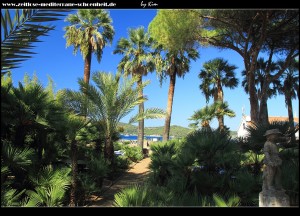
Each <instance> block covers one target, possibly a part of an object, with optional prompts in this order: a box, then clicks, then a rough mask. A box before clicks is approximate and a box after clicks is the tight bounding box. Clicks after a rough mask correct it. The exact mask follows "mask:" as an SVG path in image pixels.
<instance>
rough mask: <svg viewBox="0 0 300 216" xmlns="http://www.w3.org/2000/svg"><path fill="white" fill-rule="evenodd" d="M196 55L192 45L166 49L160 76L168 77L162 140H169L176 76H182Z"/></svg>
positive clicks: (197, 54) (196, 52)
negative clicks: (172, 49) (175, 49)
mask: <svg viewBox="0 0 300 216" xmlns="http://www.w3.org/2000/svg"><path fill="white" fill-rule="evenodd" d="M198 57H199V53H198V51H197V50H196V49H195V48H193V47H188V48H185V49H184V50H177V51H167V53H166V56H165V59H164V60H163V69H162V70H163V73H161V76H165V75H167V76H169V77H170V84H169V91H168V103H167V114H166V120H165V126H164V133H163V140H164V141H167V140H169V137H170V126H171V116H172V108H173V98H174V92H175V84H176V77H184V75H185V74H186V73H187V72H189V70H190V63H191V60H194V61H195V60H196V59H197V58H198Z"/></svg>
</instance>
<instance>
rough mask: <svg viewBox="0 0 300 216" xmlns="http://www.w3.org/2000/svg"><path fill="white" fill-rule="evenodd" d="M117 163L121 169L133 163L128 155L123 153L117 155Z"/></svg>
mask: <svg viewBox="0 0 300 216" xmlns="http://www.w3.org/2000/svg"><path fill="white" fill-rule="evenodd" d="M115 163H116V166H117V168H119V169H128V168H129V165H130V163H131V160H129V159H128V158H127V156H125V155H121V156H118V157H115Z"/></svg>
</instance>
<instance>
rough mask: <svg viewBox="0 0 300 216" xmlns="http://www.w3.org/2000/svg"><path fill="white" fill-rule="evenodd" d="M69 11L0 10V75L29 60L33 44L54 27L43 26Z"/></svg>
mask: <svg viewBox="0 0 300 216" xmlns="http://www.w3.org/2000/svg"><path fill="white" fill-rule="evenodd" d="M68 11H70V10H66V9H59V10H45V9H34V10H33V9H15V10H10V9H3V10H1V32H3V34H1V73H6V72H8V71H9V70H11V69H13V68H17V67H19V65H20V63H21V62H22V61H24V60H26V59H29V58H31V56H32V54H34V52H32V51H31V49H32V48H33V47H34V46H33V43H35V42H40V40H39V37H40V36H46V35H48V33H49V31H51V30H53V29H54V28H55V27H54V26H53V25H43V23H45V22H50V21H56V20H59V19H60V18H61V16H64V12H68Z"/></svg>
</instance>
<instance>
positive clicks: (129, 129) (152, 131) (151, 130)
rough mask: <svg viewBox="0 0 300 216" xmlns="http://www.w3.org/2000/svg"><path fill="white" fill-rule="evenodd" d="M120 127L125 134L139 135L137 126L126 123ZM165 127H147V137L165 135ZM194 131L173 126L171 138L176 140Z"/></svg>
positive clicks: (120, 124)
mask: <svg viewBox="0 0 300 216" xmlns="http://www.w3.org/2000/svg"><path fill="white" fill-rule="evenodd" d="M119 126H122V127H123V128H124V132H123V133H124V134H137V126H135V125H131V124H125V123H119ZM163 131H164V126H161V127H145V135H147V136H148V135H160V136H162V135H163ZM191 131H192V129H190V128H185V127H181V126H177V125H172V126H171V130H170V136H173V137H175V138H178V137H185V136H186V135H187V134H188V133H189V132H191Z"/></svg>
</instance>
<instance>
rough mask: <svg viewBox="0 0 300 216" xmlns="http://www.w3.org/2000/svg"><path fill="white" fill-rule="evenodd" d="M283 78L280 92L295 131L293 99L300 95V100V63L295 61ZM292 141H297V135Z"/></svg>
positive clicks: (291, 126)
mask: <svg viewBox="0 0 300 216" xmlns="http://www.w3.org/2000/svg"><path fill="white" fill-rule="evenodd" d="M282 64H283V63H282V62H279V65H282ZM283 77H284V78H283V83H282V84H281V85H280V87H279V89H278V91H279V93H281V94H283V95H284V97H285V104H286V106H287V108H288V115H289V123H290V129H291V131H293V129H294V115H293V106H292V99H295V98H296V95H298V99H299V61H296V60H295V59H294V61H292V63H291V64H290V66H289V67H288V68H287V69H286V71H285V72H284V75H283ZM292 139H293V140H295V135H293V136H292Z"/></svg>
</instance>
